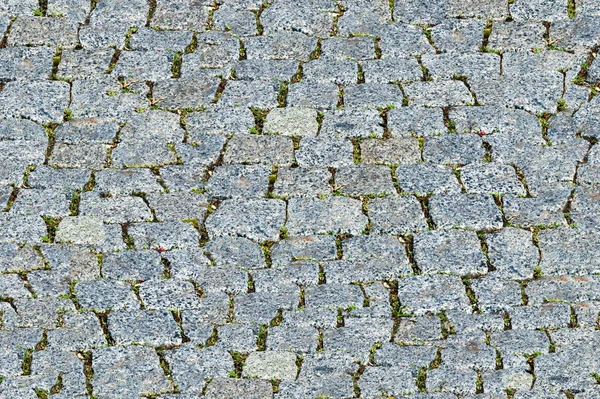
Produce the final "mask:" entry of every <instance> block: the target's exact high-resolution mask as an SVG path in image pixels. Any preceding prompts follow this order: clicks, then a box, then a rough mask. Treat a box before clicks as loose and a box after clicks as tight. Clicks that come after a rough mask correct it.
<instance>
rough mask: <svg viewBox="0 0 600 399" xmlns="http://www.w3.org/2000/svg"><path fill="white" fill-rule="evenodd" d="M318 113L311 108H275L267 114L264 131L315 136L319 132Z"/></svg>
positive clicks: (286, 134)
mask: <svg viewBox="0 0 600 399" xmlns="http://www.w3.org/2000/svg"><path fill="white" fill-rule="evenodd" d="M317 117H318V113H317V111H316V110H314V109H311V108H300V107H294V108H274V109H272V110H271V111H269V113H268V114H267V120H266V121H265V123H264V126H263V132H264V133H267V134H268V133H279V134H282V135H284V136H296V137H313V136H316V135H317V133H318V132H319V123H318V122H317Z"/></svg>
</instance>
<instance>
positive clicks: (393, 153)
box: [360, 137, 421, 166]
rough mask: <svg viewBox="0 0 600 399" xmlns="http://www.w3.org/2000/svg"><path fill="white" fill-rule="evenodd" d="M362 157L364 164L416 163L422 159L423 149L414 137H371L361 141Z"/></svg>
mask: <svg viewBox="0 0 600 399" xmlns="http://www.w3.org/2000/svg"><path fill="white" fill-rule="evenodd" d="M360 157H361V162H362V163H364V164H382V165H388V166H390V165H394V166H397V165H401V164H416V163H418V162H420V161H421V150H420V149H419V144H418V141H417V140H416V139H414V138H412V137H410V138H409V137H392V138H390V139H387V140H385V139H384V140H379V139H369V140H362V141H361V143H360Z"/></svg>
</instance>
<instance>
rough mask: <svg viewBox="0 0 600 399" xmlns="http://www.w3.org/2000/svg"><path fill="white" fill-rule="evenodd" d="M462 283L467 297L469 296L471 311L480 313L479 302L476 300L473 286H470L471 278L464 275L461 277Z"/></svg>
mask: <svg viewBox="0 0 600 399" xmlns="http://www.w3.org/2000/svg"><path fill="white" fill-rule="evenodd" d="M462 283H463V285H464V286H465V292H466V294H467V298H469V302H470V303H471V307H472V308H473V313H481V312H480V311H479V304H478V301H477V296H476V295H475V291H473V288H472V287H471V280H470V279H468V278H466V277H464V278H463V279H462Z"/></svg>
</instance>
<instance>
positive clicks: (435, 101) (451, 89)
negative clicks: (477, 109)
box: [402, 80, 474, 107]
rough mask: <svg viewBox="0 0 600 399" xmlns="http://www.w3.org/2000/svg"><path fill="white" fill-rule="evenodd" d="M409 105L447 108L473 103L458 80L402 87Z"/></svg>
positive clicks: (410, 84) (416, 83) (463, 85)
mask: <svg viewBox="0 0 600 399" xmlns="http://www.w3.org/2000/svg"><path fill="white" fill-rule="evenodd" d="M402 88H403V89H404V93H405V94H406V97H407V98H408V101H409V105H422V106H427V107H449V106H460V105H468V104H472V103H474V99H473V96H472V95H471V93H470V92H469V90H468V89H467V87H466V86H465V84H464V83H463V82H461V81H458V80H441V81H433V82H413V83H409V84H406V85H403V86H402Z"/></svg>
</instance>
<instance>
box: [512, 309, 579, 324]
mask: <svg viewBox="0 0 600 399" xmlns="http://www.w3.org/2000/svg"><path fill="white" fill-rule="evenodd" d="M510 323H511V326H512V327H513V328H528V329H532V330H533V329H538V328H540V329H541V328H549V329H556V328H565V327H568V326H569V324H570V323H571V307H570V306H569V305H567V304H566V303H545V304H543V305H534V306H531V307H529V306H522V307H516V308H514V309H512V310H511V311H510Z"/></svg>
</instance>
